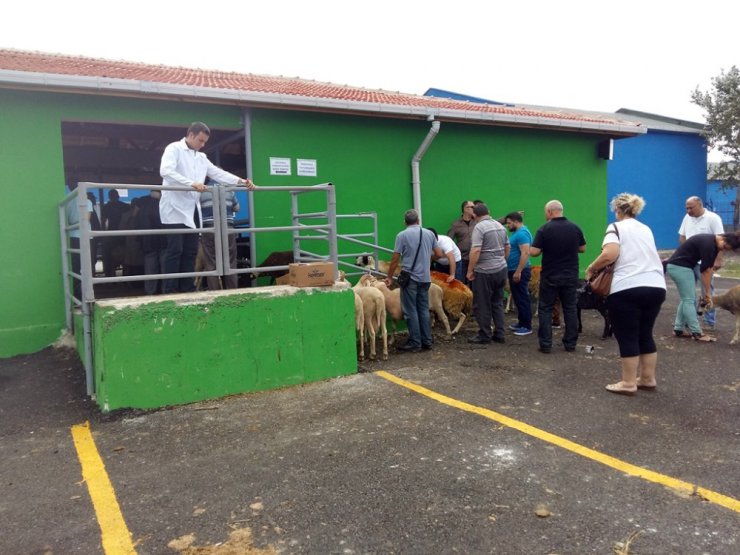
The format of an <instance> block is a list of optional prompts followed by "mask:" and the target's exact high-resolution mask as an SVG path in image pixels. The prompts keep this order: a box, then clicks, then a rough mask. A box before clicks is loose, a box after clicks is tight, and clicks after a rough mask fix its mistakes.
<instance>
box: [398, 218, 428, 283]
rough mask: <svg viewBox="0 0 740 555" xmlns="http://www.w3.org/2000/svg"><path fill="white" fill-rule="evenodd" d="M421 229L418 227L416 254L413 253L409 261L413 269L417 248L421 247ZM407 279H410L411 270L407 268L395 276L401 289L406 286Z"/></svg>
mask: <svg viewBox="0 0 740 555" xmlns="http://www.w3.org/2000/svg"><path fill="white" fill-rule="evenodd" d="M423 231H424V230H423V229H422V228H421V227H419V246H418V247H416V254H415V255H414V261H413V262H412V263H411V269H412V270H413V269H414V266H415V265H416V259H417V258H418V257H419V250H420V249H421V239H422V233H423ZM409 281H411V272H409V271H408V270H401V272H400V273H399V274H398V277H397V278H396V282H397V283H398V286H399V287H400V288H401V289H403V288H405V287H406V286H408V284H409Z"/></svg>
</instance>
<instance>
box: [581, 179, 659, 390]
mask: <svg viewBox="0 0 740 555" xmlns="http://www.w3.org/2000/svg"><path fill="white" fill-rule="evenodd" d="M644 206H645V201H644V199H642V198H641V197H639V196H637V195H633V194H631V193H620V194H619V195H617V196H616V197H614V198H613V199H612V201H611V209H612V210H613V211H614V214H615V216H616V220H617V221H616V223H613V224H609V225H608V226H607V228H606V235H605V237H604V241H603V243H602V250H601V254H600V255H599V256H598V257H597V258H596V260H594V261H593V262H592V263H591V264H590V265H589V266H588V268H586V278H587V279H588V278H590V277H591V276H592V275H593V273H594V272H595V271H596V270H600V269H601V268H603V267H604V266H607V265H608V264H611V263H612V262H615V261H616V262H615V264H614V276H613V278H612V285H611V291H610V292H609V296H608V297H607V308H608V309H609V319H610V320H611V323H612V327H613V328H614V335H615V336H616V338H617V343H618V344H619V356H620V357H621V360H622V380H621V381H619V382H617V383H614V384H609V385H607V386H606V389H607V390H608V391H610V392H612V393H618V394H621V395H634V394H635V392H636V391H637V390H638V389H644V390H649V391H652V390H655V384H656V382H655V368H656V365H657V362H658V352H657V347H656V345H655V340H654V339H653V326H654V325H655V320H656V319H657V317H658V313H659V312H660V306H661V305H662V304H663V301H665V295H666V286H665V276H664V275H663V265H662V263H661V261H660V257H659V256H658V249H657V248H656V246H655V239H654V237H653V232H652V231H650V228H649V227H648V226H646V225H645V224H643V223H641V222H638V221H637V220H636V217H637V215H638V214H639V213H640V212H642V209H643V208H644Z"/></svg>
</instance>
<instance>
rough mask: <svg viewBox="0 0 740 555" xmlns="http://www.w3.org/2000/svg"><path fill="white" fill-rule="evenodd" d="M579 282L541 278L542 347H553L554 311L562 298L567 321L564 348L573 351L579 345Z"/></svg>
mask: <svg viewBox="0 0 740 555" xmlns="http://www.w3.org/2000/svg"><path fill="white" fill-rule="evenodd" d="M577 285H578V284H577V281H576V280H575V279H573V280H565V281H553V282H550V281H548V280H546V279H543V278H540V303H539V308H538V310H539V320H540V327H539V329H538V330H537V336H538V338H539V341H540V347H542V348H543V349H550V348H551V347H552V310H553V307H554V306H555V301H556V299H558V298H560V306H561V307H562V309H563V319H564V320H565V333H564V334H563V346H564V347H565V348H566V349H569V350H573V349H575V348H576V343H578V310H577V306H576V305H577V294H576V288H577Z"/></svg>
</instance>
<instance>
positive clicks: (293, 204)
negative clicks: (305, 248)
mask: <svg viewBox="0 0 740 555" xmlns="http://www.w3.org/2000/svg"><path fill="white" fill-rule="evenodd" d="M298 195H299V193H296V192H295V191H291V192H290V225H292V226H297V225H298V224H299V223H300V220H299V218H298ZM291 233H292V235H293V261H294V262H300V261H301V238H300V235H301V232H300V230H298V229H294V230H293V231H292V232H291Z"/></svg>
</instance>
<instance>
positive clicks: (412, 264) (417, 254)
mask: <svg viewBox="0 0 740 555" xmlns="http://www.w3.org/2000/svg"><path fill="white" fill-rule="evenodd" d="M423 232H424V230H423V229H422V228H421V226H419V246H417V247H416V254H415V255H414V261H413V262H412V263H411V268H409V272H413V271H414V266H416V259H417V258H419V251H420V250H421V238H422V233H423Z"/></svg>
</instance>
